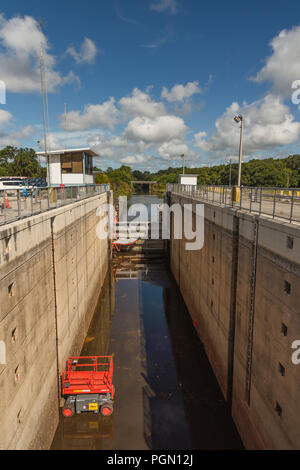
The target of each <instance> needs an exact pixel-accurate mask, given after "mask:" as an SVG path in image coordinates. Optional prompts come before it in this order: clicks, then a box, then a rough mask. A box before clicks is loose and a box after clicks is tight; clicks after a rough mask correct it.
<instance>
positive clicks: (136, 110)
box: [119, 88, 166, 118]
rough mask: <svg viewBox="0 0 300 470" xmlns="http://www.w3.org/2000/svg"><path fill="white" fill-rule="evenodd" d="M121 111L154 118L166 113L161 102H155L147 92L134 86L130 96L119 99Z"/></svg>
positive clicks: (130, 114) (131, 114)
mask: <svg viewBox="0 0 300 470" xmlns="http://www.w3.org/2000/svg"><path fill="white" fill-rule="evenodd" d="M119 106H120V109H121V111H122V112H123V113H124V114H125V115H129V116H146V117H149V118H155V117H157V116H161V115H164V114H166V110H165V107H164V104H163V103H157V102H155V101H153V100H152V99H151V97H150V96H149V94H147V93H144V92H142V91H141V90H139V89H138V88H134V90H133V92H132V94H131V96H127V97H124V98H121V99H120V101H119Z"/></svg>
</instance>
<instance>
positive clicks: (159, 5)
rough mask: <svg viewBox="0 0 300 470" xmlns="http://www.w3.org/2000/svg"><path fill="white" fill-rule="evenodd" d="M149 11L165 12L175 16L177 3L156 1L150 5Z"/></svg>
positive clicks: (169, 0) (165, 0)
mask: <svg viewBox="0 0 300 470" xmlns="http://www.w3.org/2000/svg"><path fill="white" fill-rule="evenodd" d="M150 10H153V11H157V12H159V13H161V12H163V11H166V12H169V13H171V14H172V15H176V13H178V3H177V1H176V0H156V1H154V2H152V3H151V4H150Z"/></svg>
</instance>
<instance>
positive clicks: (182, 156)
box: [180, 154, 185, 175]
mask: <svg viewBox="0 0 300 470" xmlns="http://www.w3.org/2000/svg"><path fill="white" fill-rule="evenodd" d="M180 157H181V158H182V174H183V175H184V166H185V165H184V154H182V155H180Z"/></svg>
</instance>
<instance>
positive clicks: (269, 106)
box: [194, 94, 300, 157]
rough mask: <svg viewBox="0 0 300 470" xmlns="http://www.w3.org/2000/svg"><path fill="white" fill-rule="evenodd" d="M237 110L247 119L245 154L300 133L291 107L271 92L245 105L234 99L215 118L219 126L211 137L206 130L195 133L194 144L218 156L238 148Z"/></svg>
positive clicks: (283, 142) (292, 139) (288, 140)
mask: <svg viewBox="0 0 300 470" xmlns="http://www.w3.org/2000/svg"><path fill="white" fill-rule="evenodd" d="M237 113H241V114H242V115H243V116H244V120H245V135H244V141H243V142H244V145H243V147H244V152H245V153H246V154H251V153H253V152H256V151H263V150H270V149H275V148H276V147H279V146H283V145H287V144H291V143H293V142H296V141H297V139H298V137H299V133H300V123H299V122H296V121H294V117H293V115H292V114H291V113H290V109H289V107H288V106H287V105H285V104H284V103H283V101H282V99H281V98H280V97H278V96H275V95H272V94H269V95H266V96H265V97H264V98H263V99H261V100H259V101H255V102H254V103H251V104H244V105H243V106H240V105H239V104H238V103H232V104H231V106H229V107H228V108H227V110H226V111H225V113H224V114H223V115H222V116H221V117H219V118H218V119H217V120H216V124H215V125H216V129H215V131H213V132H212V134H211V135H210V136H209V137H207V135H206V133H205V132H199V133H198V134H196V135H195V136H194V137H195V138H194V145H195V147H199V148H201V149H203V150H205V151H208V152H210V153H212V154H214V155H215V156H216V157H218V156H220V155H221V154H223V155H224V153H225V152H228V151H231V152H236V151H237V149H238V147H239V137H240V132H239V127H238V125H237V124H236V123H235V122H234V121H233V117H234V116H235V114H237Z"/></svg>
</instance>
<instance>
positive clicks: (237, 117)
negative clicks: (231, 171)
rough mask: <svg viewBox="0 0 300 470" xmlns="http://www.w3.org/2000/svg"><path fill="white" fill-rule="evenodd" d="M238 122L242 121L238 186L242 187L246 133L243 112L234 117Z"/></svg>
mask: <svg viewBox="0 0 300 470" xmlns="http://www.w3.org/2000/svg"><path fill="white" fill-rule="evenodd" d="M234 120H235V122H236V123H238V124H239V123H241V135H240V153H239V172H238V184H237V185H238V187H239V188H240V187H241V176H242V155H243V134H244V118H243V116H242V115H241V114H238V115H237V116H235V117H234Z"/></svg>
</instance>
